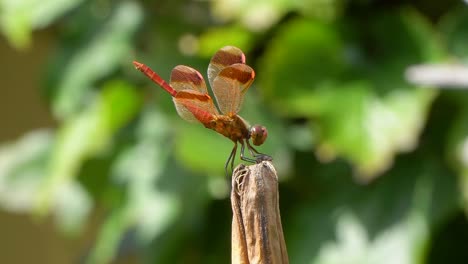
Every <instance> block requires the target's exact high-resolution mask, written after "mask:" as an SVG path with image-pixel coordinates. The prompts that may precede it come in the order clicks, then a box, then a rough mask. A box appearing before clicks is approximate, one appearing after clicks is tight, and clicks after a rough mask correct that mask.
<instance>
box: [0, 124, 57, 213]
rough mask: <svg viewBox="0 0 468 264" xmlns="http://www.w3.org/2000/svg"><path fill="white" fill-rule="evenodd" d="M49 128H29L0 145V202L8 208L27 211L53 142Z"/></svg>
mask: <svg viewBox="0 0 468 264" xmlns="http://www.w3.org/2000/svg"><path fill="white" fill-rule="evenodd" d="M53 139H54V138H53V135H52V133H51V132H50V131H45V130H40V131H33V132H30V133H28V134H26V135H24V136H23V137H21V138H20V139H18V140H17V141H15V142H12V143H8V144H2V146H1V148H0V204H1V206H2V207H3V208H4V209H6V210H9V211H16V212H29V211H30V209H31V207H32V206H33V203H34V198H35V197H36V194H37V190H38V189H39V186H40V183H41V181H42V180H43V179H44V175H45V173H46V166H45V161H46V160H47V159H48V157H49V155H50V150H51V148H52V144H53Z"/></svg>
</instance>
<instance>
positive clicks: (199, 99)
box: [170, 65, 218, 122]
mask: <svg viewBox="0 0 468 264" xmlns="http://www.w3.org/2000/svg"><path fill="white" fill-rule="evenodd" d="M170 84H171V87H172V88H174V90H176V91H177V94H176V95H175V96H174V98H173V101H174V105H175V107H176V109H177V113H178V114H179V116H180V117H182V118H183V119H185V120H187V121H191V122H194V121H197V120H198V121H201V120H200V119H203V120H206V119H207V118H208V116H211V115H213V114H218V111H217V110H216V107H215V105H214V103H213V100H212V99H211V97H210V96H209V95H208V91H207V89H206V84H205V80H204V79H203V76H202V75H201V74H200V73H199V72H198V71H197V70H195V69H193V68H191V67H188V66H184V65H178V66H176V67H175V68H174V69H173V70H172V73H171V82H170Z"/></svg>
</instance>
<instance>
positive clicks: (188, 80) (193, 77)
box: [170, 65, 208, 94]
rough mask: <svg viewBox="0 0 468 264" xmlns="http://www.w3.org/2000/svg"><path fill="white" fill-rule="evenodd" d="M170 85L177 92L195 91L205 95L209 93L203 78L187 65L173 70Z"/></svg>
mask: <svg viewBox="0 0 468 264" xmlns="http://www.w3.org/2000/svg"><path fill="white" fill-rule="evenodd" d="M170 84H171V86H172V88H174V89H175V90H176V91H183V90H194V91H198V92H200V93H203V94H207V93H208V91H207V90H206V84H205V80H204V79H203V76H202V75H201V74H200V73H199V72H198V71H197V70H195V69H193V68H190V67H188V66H185V65H178V66H176V67H175V68H174V69H173V70H172V72H171V82H170Z"/></svg>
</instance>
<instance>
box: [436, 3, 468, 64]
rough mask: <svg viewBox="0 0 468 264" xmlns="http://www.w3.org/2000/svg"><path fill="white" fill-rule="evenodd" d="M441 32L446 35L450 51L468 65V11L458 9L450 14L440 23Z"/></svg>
mask: <svg viewBox="0 0 468 264" xmlns="http://www.w3.org/2000/svg"><path fill="white" fill-rule="evenodd" d="M440 30H441V31H442V32H443V33H444V37H445V40H446V42H447V46H448V49H449V51H450V52H451V53H452V54H453V55H455V56H457V57H458V58H459V59H461V61H462V62H464V63H468V47H467V45H466V43H468V11H467V10H466V8H458V9H457V10H453V11H451V12H448V13H447V14H446V15H445V16H444V17H443V19H442V20H441V22H440Z"/></svg>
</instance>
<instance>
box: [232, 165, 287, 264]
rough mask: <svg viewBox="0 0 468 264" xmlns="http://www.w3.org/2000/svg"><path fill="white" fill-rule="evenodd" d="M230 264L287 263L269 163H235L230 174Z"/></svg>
mask: <svg viewBox="0 0 468 264" xmlns="http://www.w3.org/2000/svg"><path fill="white" fill-rule="evenodd" d="M231 206H232V212H233V219H232V250H231V259H232V264H257V263H262V264H277V263H278V264H287V263H289V261H288V253H287V251H286V244H285V242H284V236H283V227H282V226H281V217H280V211H279V195H278V176H277V174H276V170H275V168H274V167H273V164H272V163H271V162H269V161H262V162H260V163H258V164H255V165H251V166H248V167H246V166H244V165H239V166H237V167H236V169H235V170H234V173H233V177H232V191H231Z"/></svg>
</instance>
